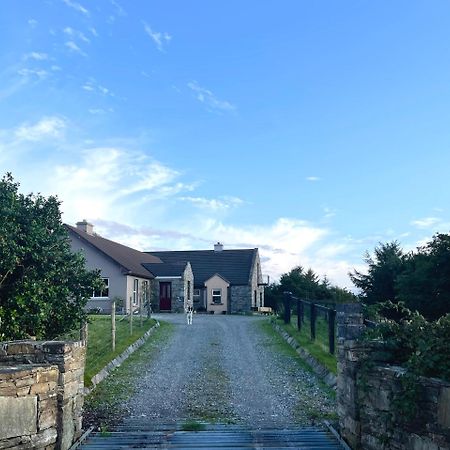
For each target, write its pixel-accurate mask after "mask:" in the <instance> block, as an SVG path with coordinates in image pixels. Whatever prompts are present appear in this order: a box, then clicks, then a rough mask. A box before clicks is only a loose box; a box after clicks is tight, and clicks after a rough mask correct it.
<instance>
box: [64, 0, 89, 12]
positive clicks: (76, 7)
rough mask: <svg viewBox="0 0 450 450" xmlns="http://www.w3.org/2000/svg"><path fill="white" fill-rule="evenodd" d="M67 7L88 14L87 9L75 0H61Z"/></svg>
mask: <svg viewBox="0 0 450 450" xmlns="http://www.w3.org/2000/svg"><path fill="white" fill-rule="evenodd" d="M62 1H63V3H65V4H66V5H67V6H68V7H69V8H72V9H74V10H75V11H77V12H79V13H81V14H84V15H85V16H89V15H90V14H89V11H88V10H87V9H86V8H85V7H84V6H82V5H80V4H79V3H77V2H73V1H71V0H62Z"/></svg>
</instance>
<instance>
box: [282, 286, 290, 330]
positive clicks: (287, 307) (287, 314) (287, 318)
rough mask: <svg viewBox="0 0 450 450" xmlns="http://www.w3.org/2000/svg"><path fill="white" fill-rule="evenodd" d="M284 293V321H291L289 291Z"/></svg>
mask: <svg viewBox="0 0 450 450" xmlns="http://www.w3.org/2000/svg"><path fill="white" fill-rule="evenodd" d="M283 295H284V323H285V324H288V323H291V295H292V294H291V293H290V292H288V291H286V292H283Z"/></svg>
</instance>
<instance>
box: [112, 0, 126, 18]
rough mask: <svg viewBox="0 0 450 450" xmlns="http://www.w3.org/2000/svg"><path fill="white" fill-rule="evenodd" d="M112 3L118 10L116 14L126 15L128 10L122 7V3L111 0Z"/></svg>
mask: <svg viewBox="0 0 450 450" xmlns="http://www.w3.org/2000/svg"><path fill="white" fill-rule="evenodd" d="M111 5H113V6H114V8H115V10H116V14H118V15H119V16H122V17H123V16H126V15H127V13H126V11H125V10H124V9H123V8H122V6H121V5H119V3H117V2H116V1H115V0H111Z"/></svg>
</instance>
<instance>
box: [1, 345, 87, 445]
mask: <svg viewBox="0 0 450 450" xmlns="http://www.w3.org/2000/svg"><path fill="white" fill-rule="evenodd" d="M85 355H86V348H85V347H84V346H83V345H82V343H81V342H61V341H57V342H36V341H13V342H3V343H0V448H1V449H4V448H17V449H53V448H57V449H63V450H65V449H68V448H69V447H70V446H71V445H72V443H73V442H74V440H76V439H77V438H78V437H79V436H80V434H81V420H82V407H83V399H84V396H83V388H84V382H83V376H84V365H85Z"/></svg>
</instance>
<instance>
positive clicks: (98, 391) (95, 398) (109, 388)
mask: <svg viewBox="0 0 450 450" xmlns="http://www.w3.org/2000/svg"><path fill="white" fill-rule="evenodd" d="M173 327H174V326H173V325H172V324H169V323H167V322H161V326H160V327H159V328H158V330H157V331H156V333H155V334H153V335H152V336H151V338H150V339H149V340H147V342H146V343H145V344H144V345H143V346H142V347H141V348H139V349H138V350H136V351H135V352H134V353H133V354H131V355H130V357H129V358H128V359H127V360H126V361H124V363H123V364H122V365H121V366H119V367H118V368H117V369H115V370H114V372H113V374H112V376H110V377H108V378H106V379H105V380H103V381H102V382H101V383H100V384H99V385H98V386H97V387H96V388H95V389H94V390H93V391H92V392H91V394H89V395H88V396H87V397H86V398H85V404H84V416H83V427H84V428H85V429H86V428H87V427H89V426H91V425H93V426H95V427H97V428H99V429H100V430H103V431H108V429H109V428H110V426H112V425H115V424H117V423H119V422H120V421H121V419H122V417H124V415H126V411H125V410H124V404H125V402H126V401H127V400H128V399H129V398H130V397H131V396H132V395H133V394H134V393H135V392H136V387H135V384H134V383H133V378H136V377H139V376H140V374H142V372H143V371H144V370H145V367H146V366H147V365H148V362H149V361H150V360H151V359H152V358H153V357H154V355H155V352H156V351H157V350H156V349H157V348H158V347H159V348H160V347H161V344H162V343H163V342H167V341H168V340H169V338H170V336H171V335H172V333H173Z"/></svg>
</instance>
